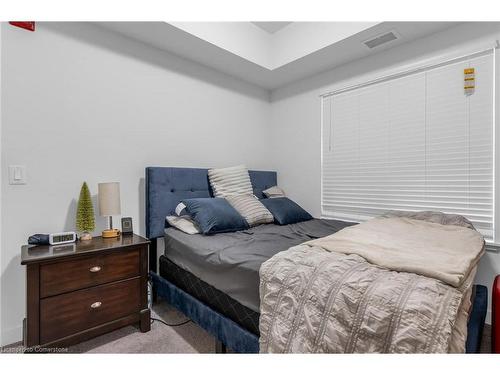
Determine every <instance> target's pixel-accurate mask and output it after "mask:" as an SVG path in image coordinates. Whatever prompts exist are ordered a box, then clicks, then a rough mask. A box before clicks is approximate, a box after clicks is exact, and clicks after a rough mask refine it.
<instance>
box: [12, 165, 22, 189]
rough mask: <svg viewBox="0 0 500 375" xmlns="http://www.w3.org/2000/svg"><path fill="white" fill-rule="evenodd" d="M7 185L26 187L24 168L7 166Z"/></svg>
mask: <svg viewBox="0 0 500 375" xmlns="http://www.w3.org/2000/svg"><path fill="white" fill-rule="evenodd" d="M9 184H10V185H26V166H24V165H9Z"/></svg>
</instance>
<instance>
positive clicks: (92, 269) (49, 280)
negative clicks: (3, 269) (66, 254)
mask: <svg viewBox="0 0 500 375" xmlns="http://www.w3.org/2000/svg"><path fill="white" fill-rule="evenodd" d="M139 275H140V254H139V249H135V250H129V251H123V252H115V253H111V254H107V255H95V256H92V257H85V258H82V259H76V260H68V261H64V262H57V263H50V264H43V265H41V266H40V297H41V298H44V297H48V296H54V295H57V294H61V293H65V292H70V291H74V290H78V289H83V288H88V287H90V286H96V285H100V284H104V283H108V282H111V281H117V280H123V279H127V278H131V277H135V276H139Z"/></svg>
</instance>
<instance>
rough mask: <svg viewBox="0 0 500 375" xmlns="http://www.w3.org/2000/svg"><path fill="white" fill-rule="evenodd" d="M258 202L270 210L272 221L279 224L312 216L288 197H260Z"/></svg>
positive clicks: (309, 218) (299, 220)
mask: <svg viewBox="0 0 500 375" xmlns="http://www.w3.org/2000/svg"><path fill="white" fill-rule="evenodd" d="M260 202H262V204H263V205H264V206H266V208H267V209H268V210H269V211H271V213H272V214H273V216H274V221H275V222H276V223H277V224H279V225H286V224H294V223H298V222H301V221H306V220H311V219H312V218H313V217H312V216H311V215H310V214H309V213H308V212H307V211H306V210H304V209H303V208H302V207H300V206H299V205H298V204H297V203H295V202H294V201H292V200H290V199H288V198H267V199H261V200H260Z"/></svg>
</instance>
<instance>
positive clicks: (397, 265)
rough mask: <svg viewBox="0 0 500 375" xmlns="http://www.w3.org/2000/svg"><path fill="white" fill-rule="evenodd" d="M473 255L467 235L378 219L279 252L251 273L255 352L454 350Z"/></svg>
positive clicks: (475, 242) (477, 243)
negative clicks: (256, 293) (255, 292)
mask: <svg viewBox="0 0 500 375" xmlns="http://www.w3.org/2000/svg"><path fill="white" fill-rule="evenodd" d="M483 248H484V241H483V238H482V236H481V235H480V234H479V233H478V232H476V231H475V230H473V229H469V228H464V227H460V226H457V225H442V224H436V223H429V222H426V221H422V220H413V219H407V218H386V219H374V220H371V221H369V222H366V223H363V224H359V225H356V226H352V227H349V228H346V229H343V230H341V231H339V232H337V233H336V234H334V235H331V236H328V237H325V238H322V239H318V240H314V241H310V242H307V243H305V244H302V245H298V246H295V247H292V248H290V249H289V250H288V251H283V252H280V253H278V254H276V255H275V256H274V257H272V258H271V259H269V260H268V261H266V262H265V263H264V264H263V265H262V267H261V269H260V277H261V284H260V297H261V305H260V310H261V311H260V312H261V314H260V351H261V352H264V353H367V352H371V353H373V352H376V353H446V352H463V351H464V347H465V338H466V323H467V311H466V310H465V309H466V308H467V306H468V305H469V301H467V300H466V299H467V298H470V287H471V284H472V279H473V276H474V269H475V266H476V264H477V262H478V260H479V258H480V256H481V254H482V253H483ZM457 327H458V328H457Z"/></svg>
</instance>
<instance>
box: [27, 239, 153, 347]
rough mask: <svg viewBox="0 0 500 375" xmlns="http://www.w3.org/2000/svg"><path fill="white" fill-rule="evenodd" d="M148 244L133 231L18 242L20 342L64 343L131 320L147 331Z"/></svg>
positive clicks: (44, 344) (40, 343) (100, 332)
mask: <svg viewBox="0 0 500 375" xmlns="http://www.w3.org/2000/svg"><path fill="white" fill-rule="evenodd" d="M148 246H149V240H148V239H146V238H143V237H141V236H138V235H135V234H134V235H130V236H120V237H118V238H102V237H94V238H93V239H92V240H89V241H78V242H75V243H71V244H63V245H58V246H23V247H22V252H21V264H23V265H26V319H25V321H24V344H25V345H26V346H27V347H32V346H36V345H40V346H52V347H53V346H57V347H64V346H69V345H73V344H76V343H78V342H81V341H85V340H88V339H90V338H92V337H95V336H98V335H101V334H103V333H106V332H109V331H112V330H114V329H117V328H120V327H123V326H126V325H129V324H133V323H139V325H140V329H141V331H142V332H147V331H149V330H150V325H151V321H150V315H151V314H150V311H149V309H148V297H147V296H148V288H147V282H148Z"/></svg>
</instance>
